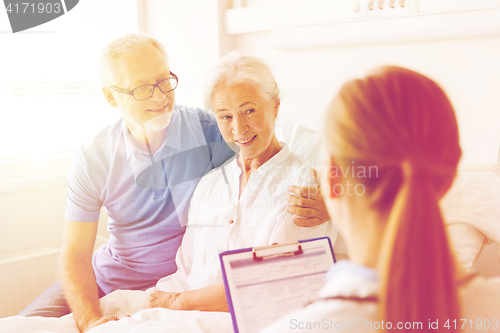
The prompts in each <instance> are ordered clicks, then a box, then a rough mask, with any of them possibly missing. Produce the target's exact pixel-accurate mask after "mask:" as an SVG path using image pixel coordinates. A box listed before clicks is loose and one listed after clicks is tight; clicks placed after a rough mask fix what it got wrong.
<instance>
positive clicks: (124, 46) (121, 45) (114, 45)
mask: <svg viewBox="0 0 500 333" xmlns="http://www.w3.org/2000/svg"><path fill="white" fill-rule="evenodd" d="M151 46H153V47H155V48H156V49H158V51H160V53H161V54H162V55H163V56H164V57H165V61H168V60H167V58H168V55H167V51H165V47H164V46H163V45H162V44H161V43H160V42H158V41H157V40H156V39H154V38H152V37H150V36H148V35H146V34H126V35H124V36H122V37H120V38H118V39H115V40H114V41H112V42H110V43H109V44H108V45H106V47H105V48H104V50H103V51H102V54H101V59H100V61H99V79H100V80H101V84H102V85H103V86H105V87H109V86H113V85H116V84H118V82H117V81H118V75H117V73H116V63H115V62H116V61H115V58H116V56H117V55H119V54H120V53H123V52H128V51H133V50H144V49H147V48H148V47H151Z"/></svg>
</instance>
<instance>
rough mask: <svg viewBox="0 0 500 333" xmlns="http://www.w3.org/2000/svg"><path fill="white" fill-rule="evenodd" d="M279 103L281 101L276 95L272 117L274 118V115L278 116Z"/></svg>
mask: <svg viewBox="0 0 500 333" xmlns="http://www.w3.org/2000/svg"><path fill="white" fill-rule="evenodd" d="M280 103H281V100H280V98H279V97H278V98H277V99H276V104H275V105H274V119H276V117H278V111H279V110H280Z"/></svg>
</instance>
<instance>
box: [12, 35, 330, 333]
mask: <svg viewBox="0 0 500 333" xmlns="http://www.w3.org/2000/svg"><path fill="white" fill-rule="evenodd" d="M100 71H101V81H102V83H103V86H104V88H103V92H104V95H105V97H106V100H107V101H108V103H109V104H110V105H111V106H113V107H117V108H118V110H119V111H120V113H121V116H122V119H120V121H118V122H117V123H115V124H113V125H111V126H109V127H107V128H105V129H103V130H102V131H101V132H100V133H99V134H98V135H97V136H96V137H94V138H93V139H92V140H91V141H90V142H89V143H87V144H86V145H84V146H83V147H81V148H80V149H79V150H78V151H77V153H76V155H75V157H74V160H73V163H72V166H71V169H70V172H69V175H68V187H67V196H68V200H67V203H66V221H65V225H64V242H63V249H62V256H61V281H62V287H63V288H61V283H56V284H55V285H54V286H52V287H51V288H49V289H48V290H47V291H46V292H44V293H43V294H42V295H40V296H39V297H38V298H37V299H36V300H35V301H34V302H33V303H32V304H30V305H29V306H28V307H27V308H26V309H25V310H23V312H21V313H20V315H26V316H33V315H42V316H47V317H49V316H61V315H64V314H66V313H69V308H68V306H67V304H69V307H70V308H71V311H72V312H73V313H74V316H75V319H76V321H77V323H78V325H79V327H80V329H81V330H82V331H87V330H89V329H90V328H92V327H95V326H97V325H99V324H102V323H105V322H107V321H110V320H115V319H117V318H115V317H108V316H103V314H102V312H101V310H100V308H99V298H100V297H102V296H104V295H106V294H108V293H110V292H111V291H113V290H116V289H139V290H145V289H147V288H149V287H151V286H154V285H155V284H156V282H157V281H158V279H160V278H162V277H164V276H167V275H170V274H172V273H174V272H175V271H176V265H175V254H176V251H177V249H178V247H179V245H180V243H181V240H182V236H183V234H184V231H185V226H186V223H187V221H186V219H187V212H188V208H189V201H190V199H191V196H192V194H193V191H194V188H195V187H196V185H197V183H198V181H199V179H200V178H201V177H202V176H204V175H205V174H206V173H207V172H208V171H210V170H211V169H213V168H214V167H218V166H221V165H223V164H224V162H226V161H227V160H228V159H229V158H230V157H232V156H233V155H234V152H233V151H231V150H230V149H229V148H228V146H227V145H226V144H225V142H224V140H223V138H222V136H221V134H220V132H219V130H218V127H217V122H216V120H215V119H214V117H213V116H212V115H211V114H210V113H208V112H206V111H205V110H201V109H198V108H191V107H182V106H177V105H175V94H174V89H175V88H176V87H177V83H178V78H177V76H176V75H175V74H174V73H172V72H171V71H170V67H169V64H168V61H167V54H166V52H165V49H164V47H163V45H161V44H160V43H159V42H158V41H156V40H154V39H152V38H150V37H147V36H145V35H138V34H129V35H125V36H123V37H122V38H120V39H118V40H116V41H114V42H112V43H110V44H109V45H108V46H107V47H106V48H105V50H104V52H103V55H102V58H101V68H100ZM296 191H297V193H299V192H300V191H301V189H299V188H297V189H296ZM318 197H319V196H316V197H313V198H309V199H300V200H299V201H301V205H302V206H304V207H302V208H301V207H297V202H296V200H298V199H297V197H293V196H292V198H290V199H289V200H290V202H291V204H292V205H291V206H290V210H291V211H292V212H293V213H296V214H299V215H303V216H306V215H307V216H309V217H313V218H312V219H311V218H309V219H298V220H297V221H296V223H297V224H303V225H306V226H307V225H316V224H319V223H322V222H324V221H325V220H327V219H328V217H327V215H326V210H325V209H324V205H323V202H322V201H318V200H315V198H318ZM101 207H105V208H106V212H107V214H108V216H109V220H108V230H109V232H110V239H109V241H108V243H107V244H106V245H105V246H103V247H101V248H99V249H98V250H97V252H96V253H95V254H94V256H92V249H93V246H94V242H95V238H96V232H97V223H98V222H97V221H98V219H99V212H100V209H101ZM62 289H64V294H63V293H62ZM66 300H67V304H66Z"/></svg>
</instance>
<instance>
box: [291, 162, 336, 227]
mask: <svg viewBox="0 0 500 333" xmlns="http://www.w3.org/2000/svg"><path fill="white" fill-rule="evenodd" d="M312 172H313V175H314V177H315V178H316V179H317V176H316V172H315V171H314V169H312ZM288 192H289V193H287V194H286V200H287V201H288V202H289V204H288V207H287V209H288V211H289V212H290V213H292V214H295V215H297V217H296V218H295V219H294V220H293V221H294V222H295V224H296V225H298V226H299V227H314V226H318V225H320V224H323V223H325V222H327V221H329V220H330V216H329V214H328V211H327V209H326V205H325V201H324V199H323V196H322V195H321V188H320V187H319V186H309V187H298V186H294V185H292V186H289V187H288Z"/></svg>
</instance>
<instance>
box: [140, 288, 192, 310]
mask: <svg viewBox="0 0 500 333" xmlns="http://www.w3.org/2000/svg"><path fill="white" fill-rule="evenodd" d="M151 308H166V309H171V310H184V306H183V299H182V293H169V292H165V291H160V290H156V291H153V292H152V293H151V294H149V297H148V300H147V301H146V304H145V305H144V309H151Z"/></svg>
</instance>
